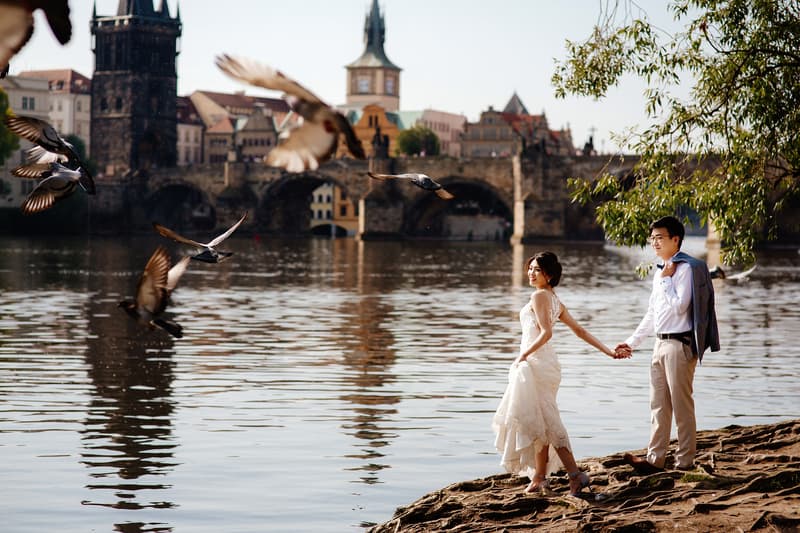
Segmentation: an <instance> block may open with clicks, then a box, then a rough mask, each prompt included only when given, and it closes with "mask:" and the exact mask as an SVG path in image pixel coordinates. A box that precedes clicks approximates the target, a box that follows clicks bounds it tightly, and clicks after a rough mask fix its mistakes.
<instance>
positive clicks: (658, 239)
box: [647, 235, 665, 246]
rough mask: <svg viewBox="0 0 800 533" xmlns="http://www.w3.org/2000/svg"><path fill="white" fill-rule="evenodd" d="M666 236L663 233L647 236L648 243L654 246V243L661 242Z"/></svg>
mask: <svg viewBox="0 0 800 533" xmlns="http://www.w3.org/2000/svg"><path fill="white" fill-rule="evenodd" d="M664 238H665V237H664V236H663V235H650V236H649V237H648V238H647V244H649V245H651V246H652V245H653V244H655V243H657V242H661V241H663V240H664Z"/></svg>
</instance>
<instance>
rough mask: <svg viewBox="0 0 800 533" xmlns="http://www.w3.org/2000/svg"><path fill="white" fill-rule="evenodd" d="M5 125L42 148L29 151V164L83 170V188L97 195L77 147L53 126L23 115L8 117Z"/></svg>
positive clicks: (81, 179) (81, 178)
mask: <svg viewBox="0 0 800 533" xmlns="http://www.w3.org/2000/svg"><path fill="white" fill-rule="evenodd" d="M5 123H6V126H8V129H9V130H11V131H12V132H14V133H15V134H17V135H19V136H20V137H22V138H23V139H27V140H28V141H30V142H32V143H34V144H36V145H37V146H38V147H39V148H41V150H37V149H36V147H34V148H32V149H30V150H28V153H27V161H28V164H33V165H35V164H40V163H50V162H53V161H58V162H60V163H63V165H64V166H65V167H67V168H69V169H71V170H77V169H78V168H83V169H84V170H83V171H82V172H81V176H80V184H81V187H83V190H85V191H86V192H87V193H88V194H94V193H95V186H94V179H92V176H91V174H89V173H88V172H87V171H86V170H85V164H84V163H83V162H82V161H81V159H80V157H79V156H78V154H77V153H76V152H75V147H74V146H72V145H71V144H70V143H68V142H67V141H65V140H64V138H63V137H61V135H59V134H58V132H57V131H56V130H55V128H53V126H51V125H50V124H49V123H47V122H45V121H44V120H41V119H38V118H35V117H27V116H22V115H20V116H10V117H6V118H5Z"/></svg>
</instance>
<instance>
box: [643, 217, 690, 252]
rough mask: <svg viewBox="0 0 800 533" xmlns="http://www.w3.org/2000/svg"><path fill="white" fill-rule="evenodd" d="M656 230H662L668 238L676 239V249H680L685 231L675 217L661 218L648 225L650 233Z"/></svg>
mask: <svg viewBox="0 0 800 533" xmlns="http://www.w3.org/2000/svg"><path fill="white" fill-rule="evenodd" d="M656 228H664V229H665V230H667V233H669V236H670V237H678V249H680V247H681V245H682V244H683V237H684V236H685V235H686V229H685V228H684V227H683V224H682V223H681V221H680V220H678V219H677V218H675V217H661V218H659V219H658V220H656V221H655V222H653V223H652V224H650V231H653V230H654V229H656Z"/></svg>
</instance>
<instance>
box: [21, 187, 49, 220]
mask: <svg viewBox="0 0 800 533" xmlns="http://www.w3.org/2000/svg"><path fill="white" fill-rule="evenodd" d="M54 203H56V195H55V194H53V191H50V190H48V189H46V188H41V187H37V188H35V189H33V190H32V191H31V193H30V194H29V195H28V197H27V198H25V201H24V202H22V213H23V214H24V215H32V214H34V213H41V212H42V211H44V210H46V209H50V208H51V207H53V204H54Z"/></svg>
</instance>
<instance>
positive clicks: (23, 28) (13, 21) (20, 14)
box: [0, 2, 33, 70]
mask: <svg viewBox="0 0 800 533" xmlns="http://www.w3.org/2000/svg"><path fill="white" fill-rule="evenodd" d="M31 35H33V15H32V14H31V12H30V11H28V10H27V9H26V8H24V7H21V6H17V5H11V4H7V3H4V2H3V3H0V70H4V69H6V68H8V62H9V61H10V60H11V58H12V57H13V56H14V54H16V53H17V52H19V51H20V50H21V49H22V47H23V46H25V43H27V42H28V40H29V39H30V38H31Z"/></svg>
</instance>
